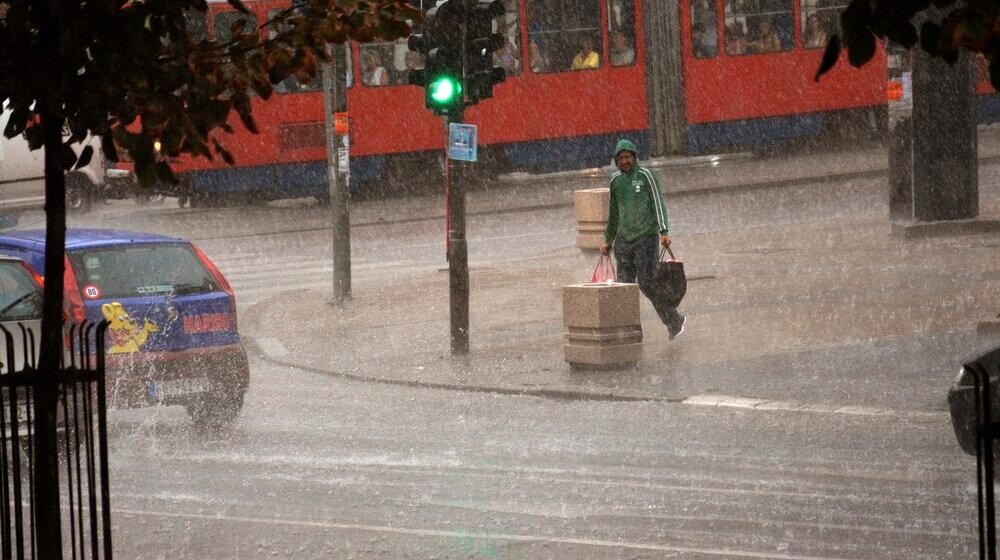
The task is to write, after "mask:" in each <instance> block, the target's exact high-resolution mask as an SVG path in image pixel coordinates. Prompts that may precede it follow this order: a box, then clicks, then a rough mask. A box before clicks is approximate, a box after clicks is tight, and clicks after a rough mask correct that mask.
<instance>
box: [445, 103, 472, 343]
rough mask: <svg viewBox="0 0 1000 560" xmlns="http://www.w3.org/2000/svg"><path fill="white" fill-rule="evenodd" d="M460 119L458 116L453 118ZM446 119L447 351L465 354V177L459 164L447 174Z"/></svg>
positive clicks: (466, 251)
mask: <svg viewBox="0 0 1000 560" xmlns="http://www.w3.org/2000/svg"><path fill="white" fill-rule="evenodd" d="M456 120H458V121H461V118H458V119H456ZM448 121H449V119H448V118H445V119H444V134H445V136H444V137H445V150H444V166H445V180H446V181H447V182H448V183H449V185H448V186H449V188H448V202H447V206H448V288H449V294H450V308H451V354H452V355H453V356H464V355H466V354H468V353H469V251H468V246H467V245H466V241H465V179H464V175H465V173H463V170H462V168H461V167H456V168H455V171H457V173H455V176H454V177H452V174H451V160H450V159H449V158H448Z"/></svg>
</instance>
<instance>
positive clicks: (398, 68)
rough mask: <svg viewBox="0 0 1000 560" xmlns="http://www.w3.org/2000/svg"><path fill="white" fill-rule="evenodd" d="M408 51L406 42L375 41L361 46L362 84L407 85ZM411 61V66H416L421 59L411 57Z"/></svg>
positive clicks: (374, 85)
mask: <svg viewBox="0 0 1000 560" xmlns="http://www.w3.org/2000/svg"><path fill="white" fill-rule="evenodd" d="M407 50H408V49H407V47H406V41H398V42H394V41H375V42H371V43H365V44H363V45H361V48H360V51H361V83H362V84H364V85H366V86H370V87H382V86H388V85H392V84H405V83H407V72H406V52H407ZM418 56H419V55H418ZM411 60H412V61H413V62H412V63H411V64H416V63H417V61H418V60H419V59H418V58H413V57H411ZM421 62H422V61H421ZM414 68H419V66H414Z"/></svg>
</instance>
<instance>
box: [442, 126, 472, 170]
mask: <svg viewBox="0 0 1000 560" xmlns="http://www.w3.org/2000/svg"><path fill="white" fill-rule="evenodd" d="M477 142H478V140H477V133H476V125H474V124H461V123H450V124H448V158H449V159H455V160H459V161H476V156H477Z"/></svg>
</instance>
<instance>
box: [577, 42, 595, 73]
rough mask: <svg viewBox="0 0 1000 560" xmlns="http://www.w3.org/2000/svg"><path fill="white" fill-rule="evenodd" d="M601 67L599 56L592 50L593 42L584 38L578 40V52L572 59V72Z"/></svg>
mask: <svg viewBox="0 0 1000 560" xmlns="http://www.w3.org/2000/svg"><path fill="white" fill-rule="evenodd" d="M600 66H601V55H599V54H597V51H595V50H594V41H593V39H591V38H590V37H586V36H584V37H583V38H582V39H580V52H578V53H576V56H575V57H573V70H590V69H592V68H599V67H600Z"/></svg>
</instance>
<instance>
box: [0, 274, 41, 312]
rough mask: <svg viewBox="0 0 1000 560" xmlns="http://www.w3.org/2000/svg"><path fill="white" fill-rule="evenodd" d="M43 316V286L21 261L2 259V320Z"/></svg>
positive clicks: (0, 295) (0, 277) (0, 310)
mask: <svg viewBox="0 0 1000 560" xmlns="http://www.w3.org/2000/svg"><path fill="white" fill-rule="evenodd" d="M41 316H42V290H41V287H40V286H39V285H38V284H37V283H36V282H35V280H34V279H33V278H32V277H31V275H30V274H28V271H27V270H26V269H25V268H24V265H22V264H21V263H19V262H16V261H0V320H2V321H24V320H28V319H38V318H39V317H41Z"/></svg>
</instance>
